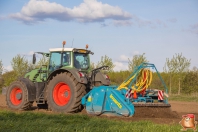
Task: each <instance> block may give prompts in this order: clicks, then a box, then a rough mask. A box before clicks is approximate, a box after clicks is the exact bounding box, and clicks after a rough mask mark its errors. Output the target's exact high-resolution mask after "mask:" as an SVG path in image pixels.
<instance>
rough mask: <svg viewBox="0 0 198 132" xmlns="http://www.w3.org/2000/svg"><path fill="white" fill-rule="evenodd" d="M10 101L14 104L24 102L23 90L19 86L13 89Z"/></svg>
mask: <svg viewBox="0 0 198 132" xmlns="http://www.w3.org/2000/svg"><path fill="white" fill-rule="evenodd" d="M10 101H11V103H12V104H13V105H20V104H21V102H22V90H21V88H19V87H15V88H13V89H12V91H11V93H10Z"/></svg>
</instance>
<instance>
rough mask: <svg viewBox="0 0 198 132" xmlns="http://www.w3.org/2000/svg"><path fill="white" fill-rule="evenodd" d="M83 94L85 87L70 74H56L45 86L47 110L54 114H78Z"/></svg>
mask: <svg viewBox="0 0 198 132" xmlns="http://www.w3.org/2000/svg"><path fill="white" fill-rule="evenodd" d="M85 94H86V91H85V85H83V84H81V83H79V82H78V81H77V80H76V79H75V78H74V76H73V75H72V74H71V73H60V74H57V75H56V76H54V77H53V79H52V80H51V81H50V82H49V83H48V86H47V104H48V108H49V109H51V110H52V111H55V112H63V113H72V112H78V111H80V110H81V108H82V107H81V98H82V97H83V96H84V95H85Z"/></svg>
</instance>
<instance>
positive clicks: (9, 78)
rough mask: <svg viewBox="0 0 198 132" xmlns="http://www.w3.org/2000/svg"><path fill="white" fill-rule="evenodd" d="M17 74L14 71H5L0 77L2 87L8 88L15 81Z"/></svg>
mask: <svg viewBox="0 0 198 132" xmlns="http://www.w3.org/2000/svg"><path fill="white" fill-rule="evenodd" d="M17 76H18V75H17V73H16V71H7V72H5V73H4V74H3V75H2V78H3V85H4V86H9V85H10V84H11V83H12V82H14V81H15V80H17Z"/></svg>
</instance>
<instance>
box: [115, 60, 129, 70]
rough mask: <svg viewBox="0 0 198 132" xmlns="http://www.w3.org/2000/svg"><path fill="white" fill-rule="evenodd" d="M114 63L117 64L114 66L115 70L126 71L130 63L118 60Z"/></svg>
mask: <svg viewBox="0 0 198 132" xmlns="http://www.w3.org/2000/svg"><path fill="white" fill-rule="evenodd" d="M114 65H115V67H114V69H113V70H114V71H121V70H122V71H124V70H127V69H128V65H127V63H122V62H118V61H116V62H114Z"/></svg>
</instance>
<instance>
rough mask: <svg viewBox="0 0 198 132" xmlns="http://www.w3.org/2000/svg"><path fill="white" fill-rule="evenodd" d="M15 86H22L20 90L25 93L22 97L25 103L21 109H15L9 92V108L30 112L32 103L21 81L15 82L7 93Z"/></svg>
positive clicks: (7, 96)
mask: <svg viewBox="0 0 198 132" xmlns="http://www.w3.org/2000/svg"><path fill="white" fill-rule="evenodd" d="M13 85H20V86H21V87H20V88H21V89H23V92H24V93H25V96H24V97H22V98H24V102H22V105H21V106H20V107H19V108H17V107H15V106H14V105H12V103H11V101H10V98H9V96H10V93H9V92H7V93H6V104H7V106H8V107H9V108H11V109H18V110H30V109H31V107H32V102H30V101H28V91H27V87H26V85H25V84H24V83H23V82H21V81H15V82H13V83H11V85H10V86H9V87H8V90H7V91H10V90H11V89H12V87H13Z"/></svg>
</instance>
